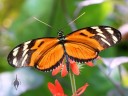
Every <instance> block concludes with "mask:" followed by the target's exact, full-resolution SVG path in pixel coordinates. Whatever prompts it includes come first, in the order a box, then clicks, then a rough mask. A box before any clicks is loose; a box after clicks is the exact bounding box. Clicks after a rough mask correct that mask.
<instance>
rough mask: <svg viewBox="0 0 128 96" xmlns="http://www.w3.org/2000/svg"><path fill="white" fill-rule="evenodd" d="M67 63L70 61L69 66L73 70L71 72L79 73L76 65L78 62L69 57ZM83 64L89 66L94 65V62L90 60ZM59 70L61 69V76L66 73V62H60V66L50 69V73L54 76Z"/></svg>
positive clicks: (78, 67)
mask: <svg viewBox="0 0 128 96" xmlns="http://www.w3.org/2000/svg"><path fill="white" fill-rule="evenodd" d="M69 63H70V64H69V67H70V68H71V71H72V72H73V74H75V75H79V74H80V70H79V69H80V66H78V64H77V63H76V62H75V61H73V60H71V59H69ZM85 64H86V65H88V66H90V67H93V66H94V64H93V63H92V62H91V61H89V62H85ZM60 71H61V76H62V77H65V76H66V75H67V74H68V71H67V67H66V64H64V63H61V64H60V66H58V67H57V68H56V69H54V70H53V71H52V75H53V76H55V75H56V74H58V73H59V72H60Z"/></svg>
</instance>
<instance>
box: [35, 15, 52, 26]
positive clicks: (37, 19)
mask: <svg viewBox="0 0 128 96" xmlns="http://www.w3.org/2000/svg"><path fill="white" fill-rule="evenodd" d="M33 18H34V19H35V20H37V21H39V22H41V23H43V24H44V25H46V26H48V27H50V28H52V26H51V25H49V24H47V23H45V22H43V21H41V20H39V19H38V18H36V17H33Z"/></svg>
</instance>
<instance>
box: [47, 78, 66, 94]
mask: <svg viewBox="0 0 128 96" xmlns="http://www.w3.org/2000/svg"><path fill="white" fill-rule="evenodd" d="M48 88H49V90H50V92H51V93H52V95H53V96H67V95H66V94H64V91H63V88H62V87H61V85H60V83H59V81H58V80H55V85H54V84H52V83H51V82H49V83H48Z"/></svg>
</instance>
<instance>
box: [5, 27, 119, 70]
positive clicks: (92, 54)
mask: <svg viewBox="0 0 128 96" xmlns="http://www.w3.org/2000/svg"><path fill="white" fill-rule="evenodd" d="M120 40H121V33H120V32H119V31H118V30H117V29H115V28H113V27H110V26H93V27H86V28H82V29H78V30H76V31H74V32H72V33H69V34H68V35H66V36H64V34H63V32H62V31H59V32H58V37H44V38H38V39H33V40H30V41H27V42H24V43H22V44H20V45H18V46H16V47H15V48H14V49H13V50H12V51H11V52H10V53H9V55H8V57H7V60H8V62H9V64H10V65H12V66H14V67H25V66H30V67H36V68H37V69H39V70H41V71H51V70H53V69H55V68H57V67H58V66H59V65H60V64H61V63H62V61H63V60H64V59H66V65H67V67H69V61H68V58H70V59H71V60H74V61H76V62H81V63H82V62H88V61H90V60H93V59H95V58H96V57H97V56H98V54H99V52H100V51H102V50H104V49H106V48H108V47H110V46H112V45H115V44H117V43H118V42H119V41H120Z"/></svg>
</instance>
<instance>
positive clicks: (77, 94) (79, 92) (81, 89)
mask: <svg viewBox="0 0 128 96" xmlns="http://www.w3.org/2000/svg"><path fill="white" fill-rule="evenodd" d="M88 86H89V85H88V83H86V84H84V86H82V87H80V88H79V89H78V90H77V91H76V92H75V93H74V94H73V95H72V96H80V95H81V94H82V93H84V91H85V90H86V88H87V87H88Z"/></svg>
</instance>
